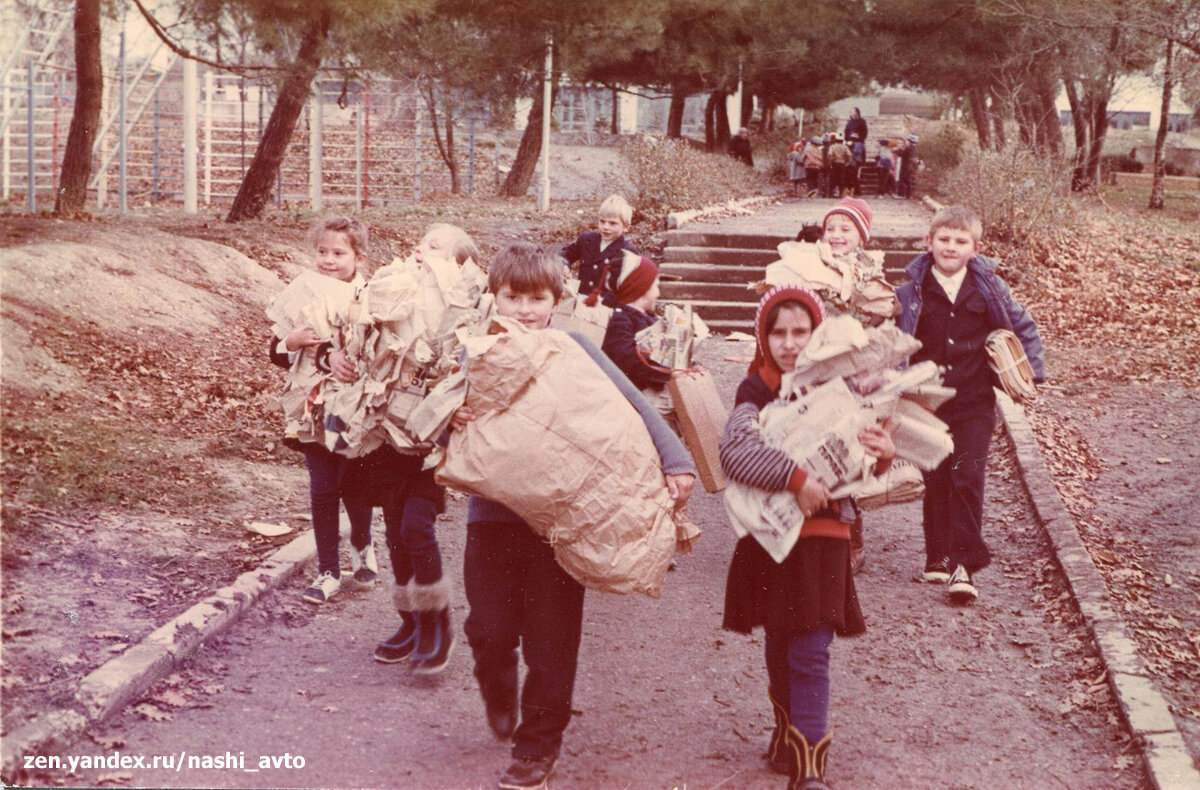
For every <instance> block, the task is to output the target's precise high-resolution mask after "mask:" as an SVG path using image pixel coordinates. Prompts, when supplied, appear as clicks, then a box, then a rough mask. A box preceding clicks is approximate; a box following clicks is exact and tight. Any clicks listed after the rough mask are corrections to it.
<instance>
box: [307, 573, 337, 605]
mask: <svg viewBox="0 0 1200 790" xmlns="http://www.w3.org/2000/svg"><path fill="white" fill-rule="evenodd" d="M340 589H342V580H341V579H340V578H338V577H337V576H334V575H333V574H332V573H330V572H329V571H325V572H324V573H322V574H321V575H320V576H318V577H317V578H316V579H314V580H313V583H312V584H311V585H309V587H308V589H307V590H305V591H304V595H302V596H301V600H303V601H304V602H305V603H311V604H317V605H320V604H323V603H325V602H326V601H328V600H329V599H330V598H332V597H333V596H335V595H337V594H338V590H340Z"/></svg>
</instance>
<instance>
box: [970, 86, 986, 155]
mask: <svg viewBox="0 0 1200 790" xmlns="http://www.w3.org/2000/svg"><path fill="white" fill-rule="evenodd" d="M967 99H968V101H969V102H970V103H971V120H973V121H974V122H975V134H976V135H978V137H979V147H980V148H981V149H982V150H984V151H987V150H990V149H991V147H992V127H991V123H992V119H991V118H989V117H988V110H987V95H986V94H985V93H984V91H983V88H979V87H974V88H971V90H970V92H969V93H968V94H967Z"/></svg>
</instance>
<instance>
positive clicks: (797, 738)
mask: <svg viewBox="0 0 1200 790" xmlns="http://www.w3.org/2000/svg"><path fill="white" fill-rule="evenodd" d="M832 739H833V733H826V734H825V737H824V738H822V739H821V740H820V741H818V742H817V743H816V744H811V745H810V744H809V742H808V740H807V739H806V738H805V737H804V736H803V735H802V734H801V733H800V730H797V729H796V728H795V727H791V726H789V727H788V728H787V747H788V750H789V751H790V752H791V753H792V754H791V760H792V764H791V765H790V766H789V768H790V773H789V780H788V790H830V788H829V785H827V784H826V783H825V758H826V757H828V755H829V744H830V742H831V741H832Z"/></svg>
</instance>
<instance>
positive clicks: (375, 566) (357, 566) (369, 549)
mask: <svg viewBox="0 0 1200 790" xmlns="http://www.w3.org/2000/svg"><path fill="white" fill-rule="evenodd" d="M350 569H351V570H352V571H353V572H354V581H355V582H357V583H358V584H361V585H364V586H366V585H371V584H374V583H375V580H376V579H378V578H379V563H378V562H376V560H375V544H374V543H368V544H367V545H366V546H365V547H364V548H362V549H356V548H354V546H351V547H350Z"/></svg>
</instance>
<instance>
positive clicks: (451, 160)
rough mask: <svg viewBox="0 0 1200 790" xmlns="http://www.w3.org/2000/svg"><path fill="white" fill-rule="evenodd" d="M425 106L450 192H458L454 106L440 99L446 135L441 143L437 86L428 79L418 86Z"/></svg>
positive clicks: (455, 193)
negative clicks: (447, 174)
mask: <svg viewBox="0 0 1200 790" xmlns="http://www.w3.org/2000/svg"><path fill="white" fill-rule="evenodd" d="M420 91H421V97H422V98H423V99H425V106H426V107H428V108H429V120H430V123H431V125H432V126H433V140H434V142H435V143H436V144H437V149H438V154H439V155H440V156H441V157H442V162H444V163H445V165H446V168H447V169H448V170H449V171H450V192H451V194H454V195H457V194H458V162H457V161H456V159H455V156H454V108H453V107H452V106H451V104H450V102H449V101H448V100H443V101H442V106H443V109H442V114H443V115H444V116H445V119H446V135H445V142H444V143H443V139H442V131H441V129H440V128H439V127H438V110H437V87H436V85H435V84H434V83H433V82H432V81H430V82H428V83H426V84H425V85H422V86H421V88H420Z"/></svg>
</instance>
